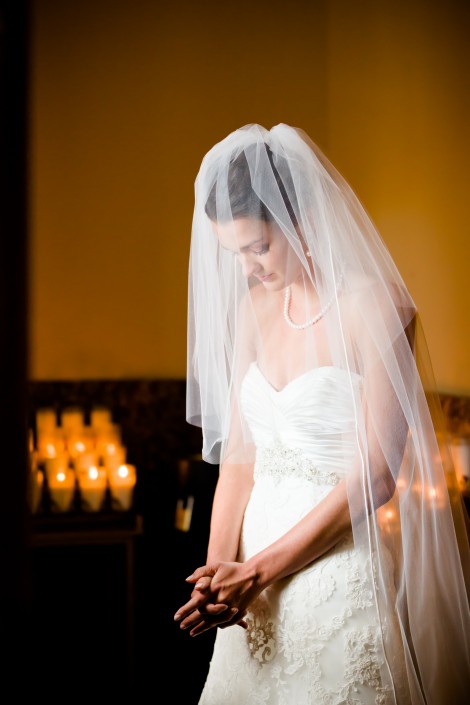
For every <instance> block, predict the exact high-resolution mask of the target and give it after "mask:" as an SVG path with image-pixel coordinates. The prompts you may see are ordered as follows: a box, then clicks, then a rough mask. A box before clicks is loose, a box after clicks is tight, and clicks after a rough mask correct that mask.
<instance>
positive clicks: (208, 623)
mask: <svg viewBox="0 0 470 705" xmlns="http://www.w3.org/2000/svg"><path fill="white" fill-rule="evenodd" d="M237 612H238V610H237V609H236V607H231V608H230V609H229V610H227V615H228V617H227V618H225V615H218V616H213V617H211V618H206V619H203V620H201V621H200V622H198V623H196V624H195V626H193V627H192V628H191V631H190V632H189V636H198V635H199V634H202V633H203V632H206V631H207V630H208V629H212V628H213V627H222V626H225V622H227V623H228V622H230V621H231V620H232V619H233V617H234V616H235V615H236V614H237ZM207 617H209V615H207ZM227 626H228V624H227Z"/></svg>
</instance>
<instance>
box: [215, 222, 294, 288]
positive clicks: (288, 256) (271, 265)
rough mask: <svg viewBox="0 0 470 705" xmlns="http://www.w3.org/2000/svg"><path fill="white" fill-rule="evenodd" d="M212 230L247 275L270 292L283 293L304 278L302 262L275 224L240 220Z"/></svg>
mask: <svg viewBox="0 0 470 705" xmlns="http://www.w3.org/2000/svg"><path fill="white" fill-rule="evenodd" d="M212 226H213V229H214V232H215V234H216V235H217V237H218V239H219V242H220V244H221V246H222V247H223V248H225V249H227V250H230V251H231V252H233V254H234V255H235V256H236V257H237V259H238V261H239V262H240V265H241V267H242V271H243V274H244V275H245V276H246V277H256V278H257V279H259V281H260V282H262V284H263V285H264V287H265V288H266V289H269V290H271V291H279V290H281V289H284V288H285V287H286V286H288V285H289V284H291V283H292V281H294V280H295V279H297V278H298V277H299V276H300V275H301V273H302V269H303V267H302V264H301V262H300V260H299V259H298V257H297V256H296V255H295V253H294V251H293V249H292V247H291V246H290V245H289V242H288V240H287V238H286V236H285V235H284V233H283V232H282V230H281V229H280V228H279V227H278V226H277V225H275V224H274V223H272V222H269V223H267V222H265V221H263V220H258V219H256V218H237V219H236V220H233V221H231V222H230V223H225V224H224V223H213V224H212Z"/></svg>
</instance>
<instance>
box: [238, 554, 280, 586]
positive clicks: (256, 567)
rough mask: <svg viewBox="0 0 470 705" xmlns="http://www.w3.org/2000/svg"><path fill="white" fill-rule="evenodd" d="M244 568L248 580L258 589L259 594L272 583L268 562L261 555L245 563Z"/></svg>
mask: <svg viewBox="0 0 470 705" xmlns="http://www.w3.org/2000/svg"><path fill="white" fill-rule="evenodd" d="M245 568H246V570H247V577H248V579H249V580H251V581H252V583H253V584H254V585H256V587H257V588H259V591H260V592H261V591H262V590H264V589H265V588H267V587H268V586H269V585H270V584H271V583H272V582H274V578H273V576H272V573H271V571H270V570H269V561H267V560H266V558H265V557H264V556H263V554H262V553H259V554H257V555H255V556H252V557H251V558H249V559H248V560H247V561H245Z"/></svg>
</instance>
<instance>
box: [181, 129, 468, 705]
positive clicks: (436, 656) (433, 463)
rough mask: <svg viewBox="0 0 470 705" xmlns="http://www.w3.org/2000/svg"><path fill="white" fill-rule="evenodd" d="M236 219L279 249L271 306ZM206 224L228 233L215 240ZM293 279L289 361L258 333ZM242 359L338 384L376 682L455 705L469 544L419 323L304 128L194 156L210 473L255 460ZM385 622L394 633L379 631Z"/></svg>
mask: <svg viewBox="0 0 470 705" xmlns="http://www.w3.org/2000/svg"><path fill="white" fill-rule="evenodd" d="M246 184H248V191H247V188H246ZM248 192H249V198H248V201H249V203H247V193H248ZM240 218H251V219H252V220H253V222H254V223H257V224H258V225H259V228H260V232H261V238H262V237H263V236H262V231H263V229H264V228H269V232H270V233H271V235H272V237H275V238H277V242H281V243H282V244H283V246H284V247H285V272H286V279H285V287H284V290H283V291H282V290H281V293H280V294H279V292H276V293H275V294H273V293H272V292H271V291H269V287H265V286H264V285H263V282H260V281H259V279H257V278H256V277H254V276H246V272H244V271H243V267H242V266H241V259H242V257H241V255H242V253H241V252H240V251H239V243H238V240H237V237H236V227H235V226H236V224H237V220H238V219H240ZM218 223H220V224H223V225H224V228H225V233H226V234H227V233H228V235H226V239H225V242H224V243H223V244H221V242H220V240H219V238H218V237H217V235H216V230H215V229H214V224H218ZM232 229H233V232H232ZM230 233H232V236H231V235H230ZM227 237H228V238H229V246H228V247H227ZM290 272H295V273H296V274H295V276H296V282H297V285H298V284H299V282H302V286H303V291H304V294H305V310H307V309H308V301H309V300H311V293H312V292H314V294H315V297H316V299H315V300H316V301H318V310H321V311H323V315H322V317H321V322H320V323H319V324H318V325H309V326H306V327H305V328H299V329H298V331H297V332H296V335H298V345H297V346H296V354H295V356H292V355H291V356H287V355H286V354H285V353H284V351H283V349H282V346H281V347H279V346H278V347H276V348H273V346H272V345H271V344H270V335H269V331H270V330H272V326H277V327H280V326H284V325H286V321H285V318H284V316H283V311H284V309H285V307H286V306H288V303H289V302H288V300H287V299H286V298H285V293H286V290H288V289H289V286H290V283H291V282H290V279H289V277H290V276H291V275H290ZM297 290H298V287H297ZM298 301H299V299H298V298H297V302H298ZM283 307H284V308H283ZM313 313H314V312H313ZM253 362H256V363H257V364H258V365H259V366H260V368H261V369H262V370H263V371H264V373H265V374H266V376H267V377H268V378H269V377H270V373H271V372H272V371H273V370H274V369H279V365H280V364H281V366H283V369H284V370H285V373H286V375H287V381H288V380H289V379H294V378H296V377H298V376H300V375H302V374H304V373H306V372H307V371H308V370H310V369H312V368H315V367H319V366H322V365H331V366H335V367H339V368H342V369H343V370H344V371H345V373H346V374H347V375H348V376H349V388H350V394H351V399H352V402H353V408H354V424H355V462H354V464H353V465H352V467H351V469H350V472H349V475H348V477H347V480H346V482H347V488H348V499H349V509H350V514H351V520H352V529H353V536H354V541H355V543H356V544H361V545H363V546H364V547H366V548H367V551H368V553H369V555H370V558H371V566H372V568H371V574H370V576H369V579H370V585H371V590H372V592H373V595H374V601H375V606H376V611H377V619H378V621H379V623H380V625H381V636H382V640H383V645H384V650H385V654H386V661H385V663H384V665H383V667H382V674H381V675H382V679H383V682H384V683H385V684H387V685H388V686H390V688H391V689H392V691H393V692H394V694H395V701H396V703H398V704H399V705H401V704H402V703H403V704H404V703H412V705H418V704H420V705H421V704H423V703H425V704H426V705H431V704H433V705H444V703H445V704H447V703H449V705H450V704H452V705H460V704H462V705H463V703H464V702H467V698H468V697H469V694H470V675H469V670H470V665H469V664H470V643H469V642H470V614H469V604H468V586H469V578H470V570H469V567H470V565H469V546H468V538H467V533H466V529H465V520H464V519H465V517H464V509H463V505H462V501H461V497H460V494H459V491H458V487H457V482H456V478H455V472H454V468H453V465H452V459H451V454H450V452H449V450H448V445H447V443H446V438H445V429H444V424H443V418H442V414H441V410H440V406H439V398H438V395H437V393H436V387H435V382H434V378H433V375H432V366H431V364H430V361H429V356H428V352H427V347H426V340H425V336H424V332H423V329H422V326H421V321H420V317H419V311H418V310H417V307H416V305H415V303H414V301H413V300H412V298H411V296H410V293H409V291H408V289H407V287H406V285H405V283H404V281H403V279H402V277H401V276H400V273H399V271H398V270H397V267H396V266H395V264H394V262H393V260H392V258H391V256H390V253H389V251H388V249H387V247H386V245H385V243H384V242H383V240H382V238H381V236H380V235H379V233H378V232H377V230H376V228H375V226H374V224H373V223H372V221H371V219H370V218H369V216H368V215H367V213H366V211H365V210H364V208H363V207H362V205H361V204H360V202H359V201H358V199H357V197H356V196H355V194H354V193H353V191H352V190H351V188H350V187H349V186H348V184H347V183H346V182H345V180H344V179H343V178H342V177H341V175H340V174H339V173H338V172H337V171H336V169H335V168H334V167H333V166H332V164H331V163H330V162H329V161H328V159H327V158H326V157H325V156H324V154H323V153H322V152H321V151H320V149H319V148H318V147H317V146H316V145H315V144H314V143H313V142H312V141H311V140H310V138H309V137H308V136H307V135H306V134H305V133H304V132H303V131H302V130H300V129H297V128H293V127H290V126H288V125H285V124H279V125H276V126H275V127H273V128H272V129H271V130H266V129H265V128H263V127H262V126H260V125H257V124H250V125H246V126H244V127H242V128H241V129H238V130H236V131H235V132H233V133H231V134H230V135H228V137H226V138H225V139H224V140H222V141H221V142H219V143H218V144H216V145H215V146H214V147H213V148H212V149H211V150H210V151H209V152H208V153H207V154H206V156H205V157H204V159H203V161H202V164H201V167H200V170H199V173H198V175H197V179H196V183H195V207H194V217H193V224H192V239H191V254H190V267H189V301H188V368H187V421H188V422H189V423H191V424H195V425H197V426H200V427H201V428H202V436H203V448H202V453H203V457H204V459H205V460H206V461H207V462H209V463H215V464H221V463H234V464H237V463H245V462H251V461H253V460H254V455H255V449H254V445H253V441H252V438H251V437H250V432H249V429H248V428H247V426H246V423H245V421H244V418H243V414H242V412H241V405H240V394H241V390H242V386H243V380H244V377H245V374H246V371H247V369H248V366H249V365H250V364H252V363H253ZM390 575H392V576H393V579H392V580H391V579H390ZM392 615H398V620H399V625H400V633H399V634H398V635H397V633H396V632H395V631H393V630H390V629H389V628H388V625H389V623H390V621H391V616H392ZM402 656H404V659H405V662H406V675H405V677H403V673H402V671H401V670H400V664H401V663H402Z"/></svg>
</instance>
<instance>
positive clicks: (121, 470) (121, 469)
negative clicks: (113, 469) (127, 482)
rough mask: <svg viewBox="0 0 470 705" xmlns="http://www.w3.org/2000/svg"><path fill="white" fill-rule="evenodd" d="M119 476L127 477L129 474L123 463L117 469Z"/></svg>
mask: <svg viewBox="0 0 470 705" xmlns="http://www.w3.org/2000/svg"><path fill="white" fill-rule="evenodd" d="M118 475H119V477H127V476H128V475H129V470H128V469H127V467H126V466H125V465H121V466H120V467H119V469H118Z"/></svg>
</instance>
